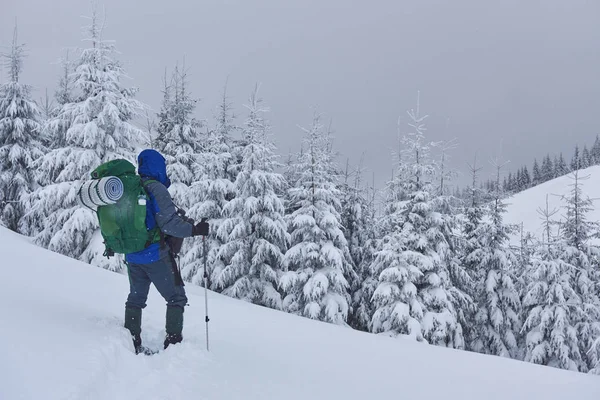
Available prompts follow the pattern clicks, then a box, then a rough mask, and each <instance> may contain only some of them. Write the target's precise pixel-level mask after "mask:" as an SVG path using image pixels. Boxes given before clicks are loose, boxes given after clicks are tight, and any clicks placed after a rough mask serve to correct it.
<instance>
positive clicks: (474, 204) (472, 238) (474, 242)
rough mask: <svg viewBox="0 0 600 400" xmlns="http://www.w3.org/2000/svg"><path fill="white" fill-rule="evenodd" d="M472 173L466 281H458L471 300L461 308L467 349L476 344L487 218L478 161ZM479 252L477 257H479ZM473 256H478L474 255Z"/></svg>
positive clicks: (463, 257)
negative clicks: (483, 232) (478, 282)
mask: <svg viewBox="0 0 600 400" xmlns="http://www.w3.org/2000/svg"><path fill="white" fill-rule="evenodd" d="M470 171H471V187H470V188H469V197H468V199H467V200H466V207H465V212H464V215H465V219H464V223H463V224H462V227H461V228H462V237H461V238H462V240H463V243H462V246H461V264H462V265H463V268H464V269H465V271H466V273H467V276H466V279H463V280H461V281H458V282H457V284H456V286H457V287H458V288H459V289H460V290H462V291H463V292H464V293H466V294H467V295H468V296H469V300H470V303H469V304H468V305H467V306H466V307H463V308H459V309H458V312H459V317H460V318H459V321H460V322H461V324H462V326H463V332H464V335H465V339H466V342H467V345H469V344H470V343H472V342H473V340H474V329H473V328H474V325H473V321H474V320H475V311H476V309H475V304H474V303H473V300H474V299H475V298H476V293H475V290H476V286H475V283H476V280H477V279H478V274H479V265H480V263H481V260H480V258H479V255H480V253H479V250H480V249H481V248H482V247H483V243H482V241H481V239H480V238H479V236H478V234H479V232H480V231H481V228H480V226H481V223H482V220H483V217H484V215H485V210H484V206H483V203H482V199H483V195H482V190H481V189H479V188H478V187H477V179H478V174H479V171H481V167H477V158H475V160H474V162H473V165H472V166H470ZM476 252H477V253H476ZM472 253H475V254H474V255H472Z"/></svg>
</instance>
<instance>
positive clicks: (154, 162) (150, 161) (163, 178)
mask: <svg viewBox="0 0 600 400" xmlns="http://www.w3.org/2000/svg"><path fill="white" fill-rule="evenodd" d="M138 174H139V175H140V176H141V177H142V178H150V179H156V180H157V181H159V182H160V183H162V184H163V185H164V186H165V187H166V188H167V189H168V188H169V186H171V181H170V180H169V177H168V176H167V163H166V160H165V158H164V157H163V156H162V154H160V153H159V152H158V151H156V150H152V149H146V150H144V151H142V152H141V153H140V155H139V156H138Z"/></svg>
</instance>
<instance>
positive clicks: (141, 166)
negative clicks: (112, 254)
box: [125, 149, 193, 264]
mask: <svg viewBox="0 0 600 400" xmlns="http://www.w3.org/2000/svg"><path fill="white" fill-rule="evenodd" d="M138 174H139V175H140V176H141V178H142V181H144V182H147V181H149V180H154V181H157V182H149V183H147V184H146V185H145V188H146V191H147V193H148V200H149V201H147V202H146V228H147V229H148V230H150V229H153V228H154V227H156V226H157V225H158V227H159V228H160V230H161V231H162V232H163V233H164V234H166V235H171V236H176V237H180V238H183V237H189V236H191V235H192V228H193V224H192V223H190V222H187V221H184V220H183V219H182V218H181V217H180V216H179V214H177V209H176V207H175V205H174V204H173V200H172V199H171V195H170V194H169V192H168V191H167V188H168V187H169V186H171V181H170V180H169V177H168V176H167V165H166V161H165V158H164V157H163V156H162V155H161V154H160V153H159V152H158V151H156V150H152V149H147V150H144V151H142V152H141V153H140V155H139V156H138ZM159 182H160V183H159ZM166 254H168V248H161V247H160V243H154V244H151V245H150V246H148V247H147V248H145V249H143V250H140V251H138V252H136V253H130V254H126V255H125V260H126V261H127V262H130V263H134V264H149V263H153V262H156V261H158V260H159V259H161V258H163V257H164V256H165V255H166Z"/></svg>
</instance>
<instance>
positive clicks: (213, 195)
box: [182, 88, 239, 290]
mask: <svg viewBox="0 0 600 400" xmlns="http://www.w3.org/2000/svg"><path fill="white" fill-rule="evenodd" d="M215 119H216V125H215V127H214V128H213V129H210V130H209V131H208V133H207V137H206V141H205V145H204V149H203V152H202V154H201V158H200V164H201V171H202V177H201V178H200V180H199V181H198V182H195V183H193V184H192V186H191V197H192V199H193V205H192V206H191V208H190V209H189V215H190V216H191V217H192V218H193V219H194V220H200V219H201V218H207V219H209V220H210V232H209V235H208V237H207V238H206V240H207V241H208V243H207V250H208V253H207V266H209V267H210V270H208V271H207V275H208V285H209V287H210V288H212V289H215V290H217V288H215V287H214V285H212V282H213V281H214V279H215V277H216V276H218V275H219V274H220V273H221V271H222V270H223V267H224V264H223V260H221V259H220V258H219V256H218V255H219V251H220V248H221V246H222V245H223V243H224V242H223V240H222V239H221V237H220V236H219V235H218V232H219V229H220V226H221V224H222V221H223V218H225V215H224V211H223V210H224V209H225V206H226V205H227V203H228V202H229V201H231V200H232V199H233V198H234V197H235V192H236V188H235V185H234V182H233V181H231V177H232V174H231V172H230V170H231V169H232V167H233V156H232V154H231V146H232V138H231V136H232V135H233V133H234V132H236V131H237V130H238V129H239V128H238V126H237V125H236V124H235V115H234V114H233V111H232V105H231V103H230V102H229V99H228V97H227V88H225V89H224V90H223V98H222V101H221V103H220V104H219V106H218V108H217V113H216V116H215ZM202 240H203V239H194V240H193V243H192V245H191V246H190V248H189V250H188V251H187V252H186V254H185V255H184V257H183V259H182V274H183V276H184V279H186V280H191V281H192V282H194V283H200V282H201V281H202V280H203V277H204V263H203V260H204V243H203V242H202Z"/></svg>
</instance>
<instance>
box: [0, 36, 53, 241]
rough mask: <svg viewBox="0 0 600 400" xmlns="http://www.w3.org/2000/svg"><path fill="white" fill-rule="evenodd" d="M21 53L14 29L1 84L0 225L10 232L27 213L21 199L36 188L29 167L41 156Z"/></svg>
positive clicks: (38, 118) (36, 112)
mask: <svg viewBox="0 0 600 400" xmlns="http://www.w3.org/2000/svg"><path fill="white" fill-rule="evenodd" d="M24 51H25V48H24V45H23V44H19V43H18V38H17V27H16V26H15V30H14V34H13V40H12V45H11V47H10V51H9V52H7V53H3V54H1V56H2V61H3V65H5V66H6V68H7V70H8V72H9V75H8V81H7V82H6V83H3V84H0V224H2V225H4V226H6V227H7V228H9V229H11V230H13V231H19V225H20V223H21V222H22V221H21V219H22V217H23V215H24V212H25V210H26V209H25V207H24V203H23V202H24V197H25V196H27V195H28V194H29V193H31V191H32V190H34V188H35V182H34V177H33V174H32V169H31V164H32V162H33V161H34V160H35V159H37V158H38V157H40V156H41V155H42V154H43V148H42V147H43V145H42V142H41V139H42V127H41V125H40V121H41V113H40V109H39V106H38V105H37V103H36V102H35V101H33V100H32V99H31V89H32V88H31V86H30V85H27V84H24V83H22V82H20V81H19V78H20V75H21V72H22V70H23V60H24V57H25V54H24ZM26 231H27V229H22V230H21V232H26Z"/></svg>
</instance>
